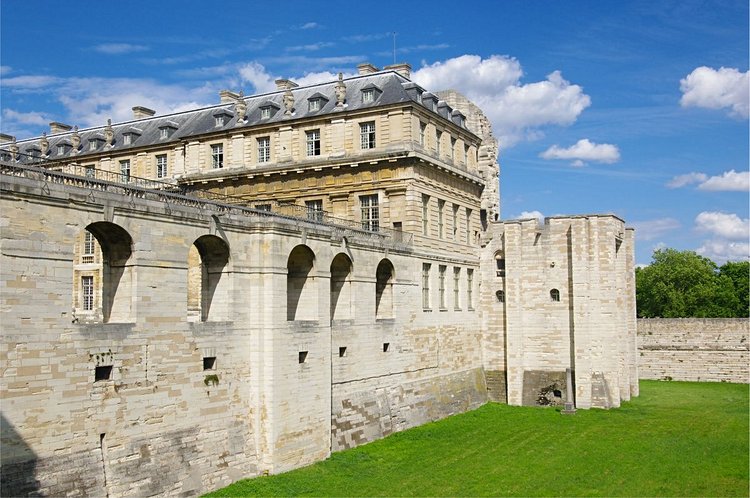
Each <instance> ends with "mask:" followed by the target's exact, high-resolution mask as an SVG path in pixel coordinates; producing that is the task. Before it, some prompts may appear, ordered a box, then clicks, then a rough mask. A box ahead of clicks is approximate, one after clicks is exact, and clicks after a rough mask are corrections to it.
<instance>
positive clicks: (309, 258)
mask: <svg viewBox="0 0 750 498" xmlns="http://www.w3.org/2000/svg"><path fill="white" fill-rule="evenodd" d="M286 268H287V276H286V319H287V320H289V321H293V320H317V319H318V296H317V293H316V292H317V290H316V288H315V277H314V273H313V271H314V269H315V253H314V252H313V251H312V249H310V248H309V247H307V246H306V245H302V244H301V245H298V246H296V247H295V248H294V249H292V251H291V252H290V253H289V258H288V259H287V264H286Z"/></svg>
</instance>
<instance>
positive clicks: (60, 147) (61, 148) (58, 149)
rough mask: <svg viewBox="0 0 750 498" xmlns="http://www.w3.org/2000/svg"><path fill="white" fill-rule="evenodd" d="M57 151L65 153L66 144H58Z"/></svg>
mask: <svg viewBox="0 0 750 498" xmlns="http://www.w3.org/2000/svg"><path fill="white" fill-rule="evenodd" d="M57 153H58V155H59V154H65V146H64V145H58V146H57Z"/></svg>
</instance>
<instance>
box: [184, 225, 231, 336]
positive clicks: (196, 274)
mask: <svg viewBox="0 0 750 498" xmlns="http://www.w3.org/2000/svg"><path fill="white" fill-rule="evenodd" d="M228 263H229V246H228V245H227V243H226V242H224V240H223V239H222V238H220V237H217V236H215V235H203V236H201V237H198V238H197V239H196V240H195V242H193V244H192V245H191V246H190V250H189V251H188V285H187V291H188V296H187V313H188V320H189V321H195V322H197V321H202V322H205V321H221V320H227V319H228V317H229V296H230V288H231V286H230V282H229V275H228V274H227V265H228Z"/></svg>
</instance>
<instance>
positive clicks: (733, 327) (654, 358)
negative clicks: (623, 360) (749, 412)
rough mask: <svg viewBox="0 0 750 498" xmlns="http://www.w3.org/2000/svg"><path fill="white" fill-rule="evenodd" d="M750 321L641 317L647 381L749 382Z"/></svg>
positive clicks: (642, 368) (640, 352)
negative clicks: (749, 341)
mask: <svg viewBox="0 0 750 498" xmlns="http://www.w3.org/2000/svg"><path fill="white" fill-rule="evenodd" d="M749 336H750V319H748V318H639V319H638V355H639V358H638V361H639V368H640V377H641V378H642V379H659V380H685V381H701V382H741V383H747V382H750V357H749V355H748V351H749V350H750V344H749V343H748V339H749Z"/></svg>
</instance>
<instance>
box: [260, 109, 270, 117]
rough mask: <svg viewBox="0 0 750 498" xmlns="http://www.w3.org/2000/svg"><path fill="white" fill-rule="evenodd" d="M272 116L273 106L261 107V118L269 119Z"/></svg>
mask: <svg viewBox="0 0 750 498" xmlns="http://www.w3.org/2000/svg"><path fill="white" fill-rule="evenodd" d="M270 117H271V108H270V107H261V108H260V119H268V118H270Z"/></svg>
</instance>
